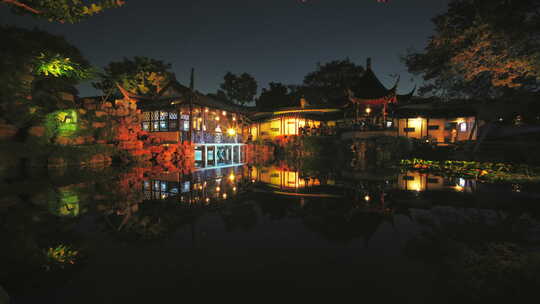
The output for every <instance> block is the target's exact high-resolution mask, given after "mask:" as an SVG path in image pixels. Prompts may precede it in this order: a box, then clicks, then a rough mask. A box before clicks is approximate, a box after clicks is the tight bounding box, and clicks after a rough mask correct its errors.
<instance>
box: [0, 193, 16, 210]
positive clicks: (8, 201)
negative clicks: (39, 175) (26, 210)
mask: <svg viewBox="0 0 540 304" xmlns="http://www.w3.org/2000/svg"><path fill="white" fill-rule="evenodd" d="M20 202H21V199H20V198H19V197H18V196H15V195H10V196H6V197H2V198H0V209H3V208H8V207H11V206H15V205H17V204H19V203H20Z"/></svg>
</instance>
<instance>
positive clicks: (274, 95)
mask: <svg viewBox="0 0 540 304" xmlns="http://www.w3.org/2000/svg"><path fill="white" fill-rule="evenodd" d="M292 106H295V104H294V100H293V96H292V95H291V92H290V91H289V88H288V87H287V86H286V85H284V84H282V83H279V82H270V83H269V84H268V88H264V89H262V92H261V96H259V98H258V99H257V108H258V109H259V110H273V109H276V108H280V107H292Z"/></svg>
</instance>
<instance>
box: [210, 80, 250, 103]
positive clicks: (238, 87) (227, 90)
mask: <svg viewBox="0 0 540 304" xmlns="http://www.w3.org/2000/svg"><path fill="white" fill-rule="evenodd" d="M220 87H221V90H222V93H219V92H218V95H220V94H221V95H223V94H224V96H226V98H227V100H229V101H230V102H233V103H236V104H240V105H245V104H247V103H249V102H251V101H253V100H254V99H255V95H256V94H257V81H256V80H255V78H253V76H251V75H250V74H248V73H242V74H240V75H236V74H233V73H231V72H227V73H226V74H225V76H224V77H223V83H222V84H221V86H220Z"/></svg>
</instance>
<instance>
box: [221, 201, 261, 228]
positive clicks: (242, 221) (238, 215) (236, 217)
mask: <svg viewBox="0 0 540 304" xmlns="http://www.w3.org/2000/svg"><path fill="white" fill-rule="evenodd" d="M219 213H220V214H221V217H222V218H223V222H224V223H225V229H226V230H227V231H229V232H232V231H237V230H244V231H249V230H251V229H253V227H255V226H256V225H257V219H258V215H257V211H256V210H255V206H254V205H253V203H252V202H247V203H245V204H241V205H236V204H234V205H231V206H227V207H225V208H223V209H221V210H220V212H219Z"/></svg>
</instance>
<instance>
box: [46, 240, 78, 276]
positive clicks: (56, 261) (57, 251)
mask: <svg viewBox="0 0 540 304" xmlns="http://www.w3.org/2000/svg"><path fill="white" fill-rule="evenodd" d="M44 254H45V258H46V263H45V265H44V266H45V269H46V270H52V269H53V268H62V269H63V268H65V267H66V266H68V265H73V264H75V262H76V261H77V259H78V258H79V256H80V255H79V251H77V250H75V249H73V248H72V247H70V246H68V245H63V244H60V245H58V246H56V247H49V248H48V249H47V250H45V252H44Z"/></svg>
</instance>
